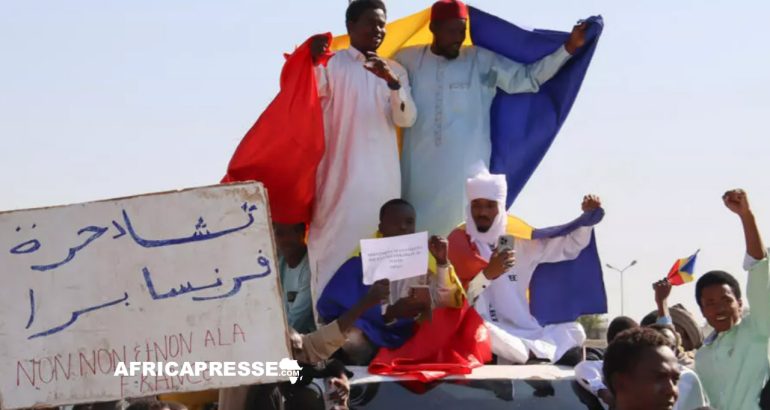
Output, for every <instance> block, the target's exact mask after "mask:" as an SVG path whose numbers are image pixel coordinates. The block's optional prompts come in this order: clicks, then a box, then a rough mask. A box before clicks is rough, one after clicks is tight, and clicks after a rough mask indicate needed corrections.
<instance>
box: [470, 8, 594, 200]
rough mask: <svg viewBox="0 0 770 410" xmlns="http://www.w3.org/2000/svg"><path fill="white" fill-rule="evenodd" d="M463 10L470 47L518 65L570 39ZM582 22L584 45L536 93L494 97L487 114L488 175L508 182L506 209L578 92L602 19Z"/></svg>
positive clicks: (471, 10)
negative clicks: (466, 13)
mask: <svg viewBox="0 0 770 410" xmlns="http://www.w3.org/2000/svg"><path fill="white" fill-rule="evenodd" d="M468 8H469V10H470V31H471V39H472V41H473V44H474V45H477V46H481V47H484V48H486V49H489V50H492V51H494V52H496V53H498V54H501V55H504V56H506V57H508V58H510V59H512V60H515V61H518V62H521V63H526V64H529V63H533V62H535V61H537V60H540V59H541V58H543V57H545V56H547V55H549V54H551V53H553V52H554V51H556V50H557V49H558V48H559V47H561V46H562V45H563V44H564V42H565V41H566V40H567V38H568V37H569V33H565V32H559V31H550V30H535V31H529V30H525V29H522V28H520V27H517V26H516V25H514V24H511V23H509V22H507V21H505V20H502V19H500V18H499V17H495V16H493V15H491V14H487V13H485V12H483V11H481V10H479V9H477V8H474V7H470V6H469V7H468ZM586 21H588V22H589V23H590V26H589V28H588V31H587V33H586V40H587V43H586V45H585V46H583V47H582V48H581V49H580V50H579V51H578V53H577V55H575V56H573V57H572V58H571V59H570V60H569V61H568V62H567V63H566V65H565V66H564V67H562V69H561V70H559V72H558V73H557V74H556V76H554V77H553V78H551V79H550V80H548V81H547V82H546V83H545V84H543V85H542V86H541V87H540V91H538V92H537V93H532V94H506V93H504V92H503V91H501V90H498V92H497V96H496V97H495V101H494V102H493V104H492V112H491V122H492V124H491V139H492V157H491V158H490V171H491V172H492V173H494V174H505V175H506V177H507V181H508V196H507V204H506V205H507V206H506V208H508V207H510V206H511V204H512V203H513V201H514V200H515V199H516V197H517V196H518V195H519V193H520V192H521V190H522V189H523V188H524V185H525V184H526V183H527V181H528V180H529V178H530V176H532V173H533V172H534V171H535V169H536V168H537V166H538V165H539V164H540V161H542V159H543V157H544V156H545V153H546V152H547V151H548V148H549V147H550V146H551V143H553V140H554V138H556V134H557V133H558V132H559V129H560V128H561V126H562V124H564V121H565V120H566V119H567V115H568V114H569V111H570V109H571V108H572V104H573V103H574V102H575V98H576V97H577V94H578V91H580V86H581V84H582V83H583V78H585V75H586V71H588V66H589V65H590V63H591V59H592V57H593V55H594V51H595V50H596V44H597V43H598V41H599V37H600V35H601V32H602V29H603V27H604V22H603V21H602V18H601V17H598V16H597V17H591V18H589V19H587V20H586Z"/></svg>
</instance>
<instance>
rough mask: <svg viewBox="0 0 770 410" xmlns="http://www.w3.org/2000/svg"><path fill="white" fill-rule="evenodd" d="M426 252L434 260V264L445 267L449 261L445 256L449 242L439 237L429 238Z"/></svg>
mask: <svg viewBox="0 0 770 410" xmlns="http://www.w3.org/2000/svg"><path fill="white" fill-rule="evenodd" d="M428 250H430V254H431V255H433V257H434V258H436V263H438V264H439V265H447V264H448V263H449V260H448V259H447V254H448V253H449V241H447V240H446V238H442V237H440V236H431V237H430V239H429V240H428Z"/></svg>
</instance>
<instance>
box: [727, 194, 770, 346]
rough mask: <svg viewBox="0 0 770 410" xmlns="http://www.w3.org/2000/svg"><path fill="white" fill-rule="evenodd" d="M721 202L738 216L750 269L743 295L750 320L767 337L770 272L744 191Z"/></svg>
mask: <svg viewBox="0 0 770 410" xmlns="http://www.w3.org/2000/svg"><path fill="white" fill-rule="evenodd" d="M722 200H723V201H724V203H725V206H727V208H728V209H730V210H731V211H732V212H734V213H735V214H736V215H738V217H739V218H740V219H741V224H742V225H743V236H744V238H745V241H746V255H747V257H746V263H745V264H744V265H745V268H746V269H748V270H749V280H748V283H747V284H746V296H747V298H748V300H749V307H750V308H751V315H750V320H751V322H752V324H753V325H754V326H756V329H757V330H758V331H759V332H760V333H761V334H762V335H764V336H770V269H768V263H767V251H766V250H765V247H764V245H763V244H762V238H761V237H760V235H759V229H758V228H757V222H756V220H755V219H754V213H753V212H752V211H751V207H750V206H749V199H748V197H747V196H746V192H744V191H743V190H741V189H734V190H732V191H727V192H726V193H725V194H724V195H723V196H722Z"/></svg>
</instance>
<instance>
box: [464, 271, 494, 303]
mask: <svg viewBox="0 0 770 410" xmlns="http://www.w3.org/2000/svg"><path fill="white" fill-rule="evenodd" d="M490 282H491V281H490V280H489V279H487V277H486V276H484V272H483V271H482V272H479V273H478V274H477V275H476V276H475V277H474V278H473V279H471V281H470V283H468V290H466V291H465V294H466V295H467V296H468V303H469V304H470V305H475V304H476V299H478V298H479V295H480V294H481V292H483V291H484V290H485V289H486V288H487V286H489V283H490Z"/></svg>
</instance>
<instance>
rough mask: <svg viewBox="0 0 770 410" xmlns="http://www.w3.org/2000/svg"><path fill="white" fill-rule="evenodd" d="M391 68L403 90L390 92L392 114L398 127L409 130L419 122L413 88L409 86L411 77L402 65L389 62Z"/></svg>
mask: <svg viewBox="0 0 770 410" xmlns="http://www.w3.org/2000/svg"><path fill="white" fill-rule="evenodd" d="M389 65H390V68H391V69H392V70H393V72H394V73H395V74H396V76H398V82H399V83H400V84H401V88H399V89H398V90H391V91H390V112H391V115H392V116H393V123H394V124H396V126H398V127H404V128H409V127H411V126H412V125H414V122H415V121H417V107H416V106H415V104H414V100H413V99H412V88H411V87H410V86H409V75H408V74H407V72H406V69H404V67H402V66H401V64H399V63H397V62H395V61H389Z"/></svg>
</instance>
